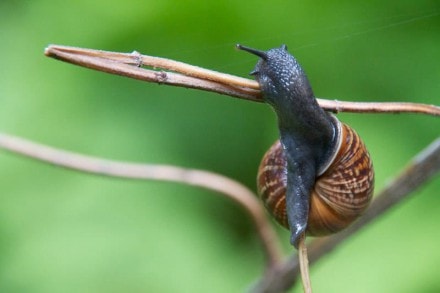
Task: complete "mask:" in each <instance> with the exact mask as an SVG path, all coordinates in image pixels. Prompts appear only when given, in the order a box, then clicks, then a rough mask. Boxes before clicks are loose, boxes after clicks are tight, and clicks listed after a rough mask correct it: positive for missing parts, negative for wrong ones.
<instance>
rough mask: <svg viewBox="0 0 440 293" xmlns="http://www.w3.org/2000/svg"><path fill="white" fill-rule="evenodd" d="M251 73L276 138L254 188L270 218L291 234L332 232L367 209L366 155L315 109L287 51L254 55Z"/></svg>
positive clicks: (369, 172)
mask: <svg viewBox="0 0 440 293" xmlns="http://www.w3.org/2000/svg"><path fill="white" fill-rule="evenodd" d="M237 47H238V48H239V49H242V50H245V51H248V52H250V53H252V54H254V55H257V56H259V57H260V60H259V61H258V63H257V65H256V66H255V69H254V71H252V72H251V74H252V75H254V76H255V78H256V80H257V82H258V83H259V85H260V88H261V91H262V93H263V98H264V100H265V101H266V102H267V103H268V104H270V105H271V106H272V107H273V109H274V110H275V113H276V115H277V118H278V128H279V132H280V139H279V140H278V141H277V142H275V144H274V145H272V147H271V148H270V149H269V150H268V151H267V153H266V154H265V155H264V157H263V159H262V161H261V164H260V168H259V172H258V177H257V183H258V190H259V193H260V195H261V197H262V200H263V202H264V205H265V206H266V208H267V209H268V211H269V213H271V214H272V215H273V216H274V218H275V219H276V220H277V221H278V222H279V223H280V224H281V225H282V226H284V227H286V228H287V229H289V230H290V231H291V243H292V244H293V245H294V246H295V247H297V246H298V240H299V237H300V236H301V235H302V234H303V233H307V234H309V235H313V236H323V235H328V234H332V233H336V232H338V231H340V230H342V229H344V228H346V227H347V226H348V225H350V224H351V223H352V222H353V221H354V220H356V219H357V218H358V217H359V216H360V215H361V214H362V212H363V211H364V210H365V209H366V208H367V207H368V205H369V203H370V201H371V198H372V194H373V189H374V171H373V165H372V161H371V158H370V155H369V153H368V151H367V149H366V147H365V144H364V143H363V142H362V140H361V139H360V137H359V135H358V134H357V133H356V132H355V131H354V130H353V129H352V128H351V127H349V126H348V125H346V124H343V123H341V122H340V121H339V120H338V119H337V118H336V117H335V116H334V115H332V114H329V113H327V112H325V111H324V110H323V109H322V108H321V107H320V106H319V105H318V103H317V101H316V99H315V96H314V94H313V91H312V88H311V86H310V83H309V81H308V79H307V76H306V75H305V73H304V71H303V70H302V68H301V66H300V65H299V64H298V62H297V61H296V59H295V58H294V57H293V56H292V55H290V54H289V53H288V52H287V47H286V46H285V45H283V46H281V47H280V48H274V49H270V50H268V51H259V50H256V49H251V48H248V47H244V46H241V45H238V46H237Z"/></svg>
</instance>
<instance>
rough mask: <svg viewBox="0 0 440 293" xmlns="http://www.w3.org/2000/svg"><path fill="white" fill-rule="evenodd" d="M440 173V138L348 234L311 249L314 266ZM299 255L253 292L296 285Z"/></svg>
mask: <svg viewBox="0 0 440 293" xmlns="http://www.w3.org/2000/svg"><path fill="white" fill-rule="evenodd" d="M438 172H440V138H438V139H436V140H435V141H434V142H433V143H431V144H430V145H429V146H428V147H427V148H426V149H424V150H423V151H422V152H420V153H419V154H418V155H417V156H415V157H414V158H413V159H412V161H411V162H410V163H409V165H408V166H407V167H406V168H405V169H404V170H403V171H402V172H401V173H400V174H399V175H398V176H397V177H396V178H395V179H394V180H393V181H392V182H390V183H389V184H388V186H387V187H385V189H384V190H383V191H382V192H380V194H379V195H378V196H377V198H376V199H375V200H374V201H373V203H372V204H371V206H370V207H369V208H368V210H367V211H366V212H365V214H364V215H363V216H362V217H361V218H360V219H359V220H358V221H356V222H355V223H354V224H353V225H351V226H350V227H349V228H347V229H346V230H344V231H342V232H340V233H338V234H335V235H334V236H331V237H326V238H318V239H316V240H315V241H313V242H312V243H311V244H310V246H309V259H310V263H311V264H313V263H315V262H316V261H318V260H319V259H320V258H321V257H322V256H323V255H325V254H327V253H329V252H330V251H332V250H333V249H335V248H336V246H337V245H338V244H340V243H341V242H343V241H344V240H346V239H347V238H348V237H350V236H352V235H353V234H355V233H356V232H357V231H358V230H359V229H361V228H363V227H365V225H367V224H368V223H370V222H371V221H373V220H374V219H377V218H378V217H379V216H380V215H382V214H384V213H385V212H386V211H387V210H388V209H390V208H391V207H393V206H394V205H396V204H397V203H399V202H401V201H402V200H403V199H404V198H406V197H407V196H409V195H410V194H411V193H412V192H414V191H415V190H416V189H417V188H419V187H420V186H422V185H423V184H425V183H426V182H427V181H428V180H430V179H431V178H433V177H434V176H435V175H436V174H437V173H438ZM299 267H300V265H299V263H298V257H297V255H296V254H295V255H293V256H292V257H291V258H290V259H289V261H287V262H285V263H284V264H283V265H281V266H279V267H277V268H274V269H272V271H268V272H267V273H266V275H264V276H263V278H262V279H261V280H259V281H258V283H257V285H256V286H255V287H254V291H253V292H265V293H269V292H284V291H286V290H287V289H289V288H290V287H291V286H293V284H294V283H295V281H296V279H297V277H298V275H299V273H300V272H299Z"/></svg>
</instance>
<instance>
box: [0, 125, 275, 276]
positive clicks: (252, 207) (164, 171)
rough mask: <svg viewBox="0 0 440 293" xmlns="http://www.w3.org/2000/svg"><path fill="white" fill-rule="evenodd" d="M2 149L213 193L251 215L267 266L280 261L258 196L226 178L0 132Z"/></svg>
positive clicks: (99, 172)
mask: <svg viewBox="0 0 440 293" xmlns="http://www.w3.org/2000/svg"><path fill="white" fill-rule="evenodd" d="M0 148H2V149H5V150H8V151H11V152H13V153H16V154H20V155H24V156H26V157H29V158H33V159H36V160H39V161H43V162H45V163H50V164H54V165H57V166H60V167H64V168H68V169H73V170H78V171H82V172H87V173H92V174H97V175H104V176H112V177H118V178H129V179H143V180H160V181H172V182H177V183H183V184H187V185H193V186H198V187H202V188H205V189H209V190H213V191H215V192H217V193H220V194H222V195H225V196H227V197H228V198H230V199H232V200H234V201H235V202H237V203H238V204H240V205H241V206H242V207H243V208H244V209H245V210H246V211H247V212H248V213H249V215H250V217H251V219H252V221H253V223H254V225H255V228H256V230H257V232H258V235H259V238H260V239H261V242H262V245H263V248H264V252H265V254H266V259H267V267H268V268H270V267H273V266H275V265H277V264H278V263H279V262H280V260H281V249H280V244H279V243H278V238H277V236H276V234H275V231H274V230H273V228H272V226H271V224H270V221H269V220H268V218H267V216H266V213H265V211H264V210H263V207H262V205H261V204H260V202H259V200H258V198H257V196H256V195H255V194H254V193H253V192H252V191H251V190H249V189H248V188H247V187H246V186H244V185H243V184H241V183H239V182H237V181H235V180H232V179H230V178H228V177H225V176H223V175H220V174H216V173H213V172H209V171H203V170H196V169H185V168H179V167H176V166H168V165H150V164H134V163H128V162H117V161H111V160H105V159H100V158H96V157H90V156H85V155H80V154H76V153H73V152H67V151H63V150H59V149H55V148H52V147H48V146H45V145H41V144H37V143H34V142H31V141H28V140H25V139H22V138H18V137H15V136H12V135H7V134H2V133H0Z"/></svg>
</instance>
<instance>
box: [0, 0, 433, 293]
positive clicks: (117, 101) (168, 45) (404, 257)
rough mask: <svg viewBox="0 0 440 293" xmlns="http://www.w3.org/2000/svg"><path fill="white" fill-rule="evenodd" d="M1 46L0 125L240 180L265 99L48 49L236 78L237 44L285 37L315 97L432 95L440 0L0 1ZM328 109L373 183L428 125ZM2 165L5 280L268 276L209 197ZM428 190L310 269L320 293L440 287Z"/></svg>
mask: <svg viewBox="0 0 440 293" xmlns="http://www.w3.org/2000/svg"><path fill="white" fill-rule="evenodd" d="M0 42H1V45H0V52H1V57H0V131H2V132H6V133H10V134H14V135H18V136H22V137H25V138H28V139H31V140H34V141H37V142H41V143H45V144H48V145H51V146H55V147H59V148H63V149H68V150H72V151H76V152H80V153H84V154H89V155H96V156H100V157H105V158H109V159H116V160H127V161H133V162H146V163H165V164H175V165H178V166H184V167H192V168H200V169H206V170H211V171H215V172H218V173H221V174H224V175H227V176H229V177H232V178H235V179H237V180H238V181H241V182H243V183H244V184H246V185H247V186H249V187H250V188H252V189H255V175H256V169H257V166H258V164H259V159H260V158H261V156H262V154H263V153H264V152H265V150H266V149H267V148H268V146H269V145H270V144H271V143H272V142H273V140H275V139H276V136H277V130H276V123H275V118H274V115H273V113H272V111H271V110H270V109H269V108H268V107H267V106H266V105H263V104H256V103H251V102H247V101H241V100H236V99H232V98H229V97H224V96H219V95H216V94H212V93H206V92H200V91H195V90H187V89H181V88H171V87H166V86H158V85H154V84H146V83H143V82H139V81H135V80H130V79H127V78H122V77H118V76H111V75H107V74H103V73H99V72H95V71H90V70H86V69H83V68H79V67H76V66H72V65H68V64H65V63H62V62H58V61H54V60H51V59H48V58H46V57H44V55H43V49H44V48H45V47H46V46H47V45H48V44H50V43H55V44H63V45H72V46H81V47H86V48H94V49H103V50H110V51H121V52H131V51H133V50H138V51H140V52H142V53H145V54H150V55H157V56H163V57H169V58H173V59H177V60H181V61H185V62H188V63H191V64H195V65H200V66H203V67H207V68H211V69H216V70H219V71H223V72H229V73H232V74H237V75H240V76H245V77H246V76H247V74H248V72H250V71H251V69H252V68H253V66H254V64H255V63H256V58H255V57H254V56H251V55H248V54H245V53H243V52H237V51H236V50H234V44H235V43H237V42H241V43H243V44H246V45H248V46H253V47H256V48H261V49H268V48H271V47H275V46H279V45H281V44H283V43H285V44H287V45H288V46H289V49H290V51H291V52H293V53H294V54H295V56H296V57H297V58H298V59H299V61H300V62H301V64H302V65H303V67H304V68H305V70H306V71H307V73H308V76H309V78H310V80H311V82H312V85H313V88H314V90H315V93H316V94H317V96H320V97H328V98H332V99H339V100H352V101H407V102H410V101H411V102H423V103H431V104H437V105H438V104H440V82H439V81H440V4H439V2H438V1H429V0H423V1H387V2H385V1H313V2H312V1H304V2H303V1H252V2H251V1H249V2H245V1H226V0H218V1H213V2H207V1H164V0H160V1H135V0H129V1H112V0H106V1H101V0H99V1H43V0H32V1H29V0H28V1H18V0H17V1H13V0H1V2H0ZM339 116H340V118H341V120H343V121H346V122H348V123H350V124H351V125H352V126H353V127H354V128H355V129H357V130H358V132H359V133H360V135H361V136H362V137H363V138H364V140H365V142H366V143H367V145H368V147H369V149H370V152H371V155H372V157H373V159H374V163H375V168H376V185H377V189H376V190H380V189H381V188H382V187H383V186H384V185H385V184H386V183H387V182H388V181H389V180H390V179H391V178H392V177H393V175H394V174H396V172H398V171H399V170H400V169H402V168H403V166H404V165H405V164H406V162H407V161H408V160H409V159H410V158H411V157H412V156H413V155H414V154H416V153H417V152H419V151H420V150H421V149H423V148H424V147H425V146H426V145H427V144H429V143H430V142H431V141H433V140H434V139H435V138H437V137H438V136H439V134H440V120H439V119H438V118H433V117H426V116H421V115H410V114H406V115H383V114H341V115H339ZM0 165H1V168H0V178H1V179H0V182H1V201H2V204H1V205H0V291H1V292H104V291H106V292H241V291H243V290H245V289H246V288H248V286H249V285H250V284H251V283H252V282H254V281H255V280H256V279H257V278H258V277H259V276H260V275H261V273H262V271H263V265H264V262H263V255H262V252H261V248H260V246H259V242H258V240H257V238H256V235H255V231H254V229H253V227H252V225H251V223H250V221H249V219H247V218H246V215H245V213H244V212H243V210H242V209H241V208H240V207H238V206H237V205H236V204H234V203H232V202H230V201H229V200H226V199H224V198H222V197H219V196H216V194H214V193H211V192H207V191H204V190H200V189H197V188H193V187H188V186H183V185H178V184H170V183H160V182H138V181H128V180H117V179H112V178H103V177H97V176H92V175H88V174H82V173H77V172H73V171H68V170H64V169H61V168H57V167H53V166H49V165H46V164H43V163H40V162H35V161H33V160H30V159H26V158H23V157H19V156H16V155H13V154H10V153H6V152H4V151H0ZM439 189H440V180H439V177H438V176H437V177H436V178H435V179H434V180H433V181H431V182H430V183H429V184H426V185H425V186H424V187H423V188H422V189H420V190H419V191H418V192H417V193H415V194H414V196H413V197H412V198H411V199H409V200H406V201H404V202H403V203H402V204H400V205H399V206H398V207H396V208H394V209H393V210H392V211H391V212H389V213H387V214H386V215H385V216H383V217H381V218H380V219H378V220H377V221H376V222H374V223H373V224H372V225H370V226H368V227H367V228H366V229H364V230H363V231H361V232H360V233H358V234H357V235H356V237H354V238H352V239H350V240H349V241H347V242H346V243H344V244H343V245H341V246H340V247H339V248H338V249H337V250H335V251H334V252H333V253H332V254H331V255H329V256H327V257H325V258H324V259H322V260H321V261H320V262H319V263H317V264H316V265H315V266H313V268H312V269H311V274H312V282H313V287H314V289H315V290H316V292H438V291H440V278H439V269H438V267H439V264H440V252H439V247H440V232H439V229H440V208H439V206H440V195H439ZM278 230H279V234H280V237H281V238H282V241H283V243H284V244H285V251H286V254H289V253H291V252H292V248H291V247H290V246H289V245H288V235H287V232H286V231H284V230H282V229H278ZM301 290H302V289H301V286H300V285H299V284H298V285H297V286H296V287H295V288H293V289H292V292H300V291H301Z"/></svg>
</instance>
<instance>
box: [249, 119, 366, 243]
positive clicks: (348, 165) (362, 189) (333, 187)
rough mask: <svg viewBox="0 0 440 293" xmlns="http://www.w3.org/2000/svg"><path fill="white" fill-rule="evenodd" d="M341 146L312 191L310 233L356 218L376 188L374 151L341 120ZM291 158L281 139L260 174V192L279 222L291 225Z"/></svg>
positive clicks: (320, 233)
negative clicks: (288, 189)
mask: <svg viewBox="0 0 440 293" xmlns="http://www.w3.org/2000/svg"><path fill="white" fill-rule="evenodd" d="M341 130H342V132H341V136H340V139H341V141H340V143H339V144H338V145H339V149H338V150H337V151H336V152H335V153H336V155H335V156H334V158H333V161H332V162H331V163H330V164H329V165H328V167H327V169H326V170H324V171H323V172H322V174H321V175H318V177H317V178H316V181H315V185H314V187H313V189H312V192H311V194H310V208H309V218H308V222H307V230H306V231H307V234H309V235H311V236H324V235H329V234H332V233H336V232H338V231H340V230H342V229H344V228H346V227H347V226H348V225H350V224H351V223H352V222H353V221H354V220H356V219H357V218H358V217H359V216H360V215H361V214H362V213H363V211H364V210H365V209H366V208H367V206H368V205H369V203H370V201H371V198H372V195H373V189H374V172H373V165H372V161H371V159H370V155H369V153H368V151H367V149H366V147H365V145H364V143H363V142H362V140H361V139H360V137H359V136H358V134H357V133H356V132H355V131H354V130H353V129H352V128H351V127H349V126H348V125H346V124H343V123H341ZM286 166H287V162H286V160H285V158H284V153H283V148H282V146H281V143H280V141H279V140H278V141H276V142H275V143H274V144H273V145H272V147H271V148H270V149H269V150H268V151H267V152H266V154H265V155H264V157H263V159H262V161H261V164H260V167H259V171H258V177H257V183H258V192H259V194H260V196H261V198H262V200H263V202H264V205H265V206H266V208H267V210H268V211H269V212H270V213H271V214H272V216H273V217H274V218H275V219H276V221H277V222H278V223H280V224H281V225H282V226H284V227H285V228H287V229H289V224H288V220H287V214H286V184H287V169H286Z"/></svg>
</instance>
